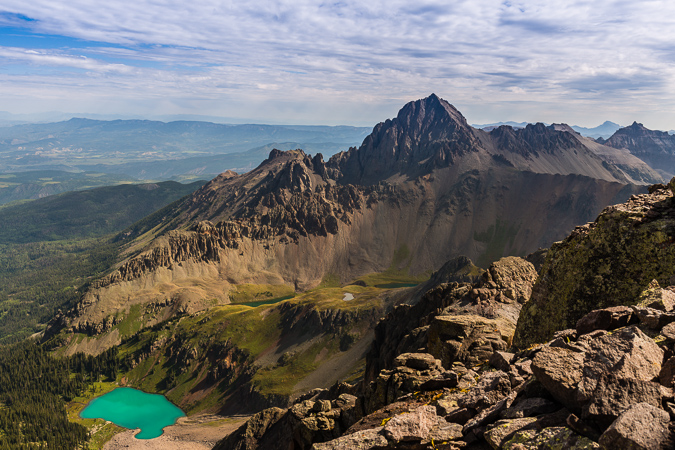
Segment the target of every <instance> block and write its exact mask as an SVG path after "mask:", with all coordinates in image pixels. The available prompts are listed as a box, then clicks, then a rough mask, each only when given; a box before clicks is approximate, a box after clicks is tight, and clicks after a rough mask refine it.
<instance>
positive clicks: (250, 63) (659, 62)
mask: <svg viewBox="0 0 675 450" xmlns="http://www.w3.org/2000/svg"><path fill="white" fill-rule="evenodd" d="M0 9H2V10H4V11H5V12H7V13H13V14H21V15H23V16H26V17H29V18H31V19H34V20H35V21H34V22H31V23H30V24H28V26H31V27H32V28H33V29H34V31H36V32H41V33H46V34H55V35H64V36H69V37H73V38H78V39H82V40H84V41H96V42H103V43H107V44H109V45H107V46H100V45H99V46H92V47H90V48H88V49H79V48H70V49H68V48H60V49H58V50H38V52H37V53H36V54H31V53H27V52H25V51H23V50H19V49H16V48H9V49H8V48H3V49H1V51H0V57H2V58H7V59H8V60H11V61H17V62H24V63H26V64H30V65H32V66H35V67H37V68H38V69H36V70H35V71H34V72H31V74H30V77H29V78H30V79H40V77H41V72H40V68H44V67H46V66H51V67H71V68H75V69H83V70H86V71H88V72H89V75H87V77H89V78H88V79H87V80H82V77H81V76H75V75H70V76H69V75H68V74H67V73H60V74H57V76H56V77H55V76H54V74H53V73H49V74H46V75H42V76H43V77H44V79H45V80H46V81H45V89H50V88H52V87H53V88H54V89H56V88H57V87H58V88H59V89H64V88H63V86H67V85H68V84H69V79H70V83H71V84H72V85H73V86H75V85H77V86H82V85H86V86H88V89H91V91H90V92H88V93H86V94H87V96H88V97H89V98H92V99H94V101H95V99H96V96H99V95H106V96H107V95H110V93H114V95H116V96H118V97H120V98H119V99H118V101H117V102H116V104H118V103H119V104H120V105H121V104H122V103H121V102H122V99H123V98H129V99H130V104H133V105H134V106H135V107H138V104H139V103H138V101H139V99H146V101H147V103H145V105H146V108H147V109H153V108H155V106H152V105H153V104H152V103H151V100H152V99H155V98H157V97H162V96H163V97H164V99H163V101H165V99H166V98H173V99H176V103H177V104H178V103H180V104H189V103H190V102H189V101H188V100H189V99H190V98H194V99H208V100H209V102H210V103H208V107H209V108H212V109H211V110H209V111H203V113H207V114H223V115H230V116H231V115H233V114H235V113H237V112H241V111H242V106H241V105H244V104H246V99H249V101H250V103H251V104H267V105H269V108H268V111H269V113H267V116H266V117H261V118H263V119H274V117H270V114H274V113H275V111H285V110H287V109H288V108H287V107H286V106H285V105H289V104H291V103H294V102H295V103H298V104H303V103H304V104H305V105H308V106H307V107H306V108H296V109H302V110H306V111H308V112H307V113H306V114H305V115H304V116H302V115H298V116H296V117H297V119H296V120H294V121H296V122H297V121H302V120H307V119H314V120H317V114H316V113H313V112H312V111H311V108H312V106H311V105H319V106H315V109H316V110H318V109H321V110H322V111H324V112H325V110H326V108H325V107H323V106H321V105H323V104H324V103H327V104H336V105H340V106H339V107H336V108H335V109H334V112H332V113H331V112H330V111H329V112H328V113H327V114H328V116H326V117H325V119H324V120H323V121H324V122H350V121H351V122H353V121H352V120H351V119H352V118H353V117H354V116H353V115H351V116H350V115H349V114H346V113H345V112H342V111H348V110H349V109H348V107H347V106H345V105H350V104H351V105H352V108H353V110H354V111H356V110H359V109H361V110H363V108H360V106H359V103H361V102H364V101H365V102H368V103H369V104H372V105H381V106H380V107H379V109H378V108H375V109H369V110H371V111H375V114H380V113H382V114H383V113H385V111H387V112H388V111H389V110H390V109H391V105H393V104H402V103H403V102H404V101H407V100H411V99H414V98H417V97H420V96H425V95H428V94H429V93H430V92H436V93H437V94H439V95H441V96H443V97H445V98H447V99H448V100H450V101H451V102H453V103H455V104H456V105H457V106H459V107H460V108H461V109H463V110H464V111H465V113H466V112H467V111H469V112H470V113H471V114H473V115H474V117H469V119H470V120H473V121H475V122H489V121H495V120H500V119H504V120H507V119H518V118H522V119H526V120H546V121H561V120H563V119H564V118H560V117H550V116H549V115H552V114H562V115H567V116H568V117H569V120H568V121H572V122H574V121H575V119H576V118H578V119H577V121H581V120H588V119H587V115H588V114H590V112H593V113H594V114H595V115H602V114H605V116H603V117H598V119H597V120H600V119H602V120H604V119H605V118H607V119H612V117H607V115H608V114H615V117H614V120H615V121H618V120H622V119H623V117H624V116H625V117H629V116H631V115H633V114H635V113H636V111H639V112H642V113H643V114H647V115H648V116H649V115H650V113H649V111H650V110H654V111H656V110H658V111H659V113H658V115H657V114H652V115H651V116H649V117H648V118H645V117H642V118H639V119H640V120H642V121H644V122H646V123H648V124H649V122H650V120H651V121H652V125H651V126H652V127H657V126H658V127H661V128H667V127H670V128H673V126H675V125H673V124H674V123H675V111H673V110H670V109H669V108H668V106H665V107H664V105H672V104H673V102H675V86H673V81H671V80H673V79H674V78H673V68H672V63H673V60H674V59H675V51H673V50H672V42H674V41H675V26H674V25H675V19H674V18H675V4H672V3H670V2H662V1H645V2H634V1H631V2H628V1H609V0H606V1H593V2H591V1H563V2H560V1H548V0H546V1H535V0H521V1H517V0H513V1H491V0H474V1H471V0H463V1H454V2H447V1H425V2H421V3H420V2H412V1H400V0H392V1H383V0H373V1H369V2H360V1H354V0H346V1H339V2H325V3H324V2H320V1H309V0H295V1H292V0H280V1H249V2H233V1H230V2H225V1H218V0H210V1H209V0H205V1H200V2H183V1H173V0H165V1H148V0H140V1H127V0H124V1H119V0H116V1H111V2H107V3H104V4H101V3H100V2H94V1H91V0H69V1H68V2H55V1H54V0H32V1H31V2H26V1H25V0H20V1H19V0H5V1H3V5H2V6H1V7H0ZM81 55H85V56H87V58H82V57H81ZM69 77H70V78H69ZM22 79H24V78H22V77H20V76H10V77H5V81H6V82H10V83H21V80H22ZM84 94H85V93H84V92H83V94H82V96H83V100H82V101H83V102H85V100H84V97H85V95H84ZM70 95H71V94H69V97H68V98H72V97H71V96H70ZM477 96H478V97H479V98H480V99H482V100H481V102H482V103H480V102H478V103H477V101H478V100H477V99H476V97H477ZM131 99H133V102H131ZM179 100H180V101H179ZM84 104H85V103H83V105H84ZM163 104H164V103H163ZM202 105H204V103H202ZM506 105H509V108H507V107H506ZM617 105H622V106H625V107H626V108H627V109H626V111H623V112H622V111H618V112H617V110H618V106H617ZM120 107H121V106H120ZM590 108H597V111H588V110H589V109H590ZM630 108H632V109H630ZM244 109H246V108H244ZM249 109H250V110H251V111H252V112H253V113H259V109H255V108H252V109H251V108H249ZM262 109H264V108H262ZM580 109H585V111H581V112H580ZM664 111H665V113H664ZM116 112H120V111H116ZM186 112H195V111H186ZM496 112H499V113H500V114H508V113H509V112H511V113H512V114H521V116H520V117H509V116H502V117H494V116H491V114H495V113H496ZM358 114H360V113H358ZM522 115H527V117H523V116H522ZM616 115H621V118H617V117H616ZM385 117H387V116H384V117H382V116H377V117H372V118H371V119H370V121H371V122H375V121H377V120H382V119H384V118H385ZM358 120H363V119H361V118H359V119H358Z"/></svg>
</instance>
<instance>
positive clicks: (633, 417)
mask: <svg viewBox="0 0 675 450" xmlns="http://www.w3.org/2000/svg"><path fill="white" fill-rule="evenodd" d="M669 422H670V417H669V415H668V413H667V412H665V411H664V410H662V409H659V408H657V407H655V406H653V405H650V404H648V403H638V404H636V405H633V406H631V407H630V408H629V409H628V410H627V411H625V412H624V413H623V414H621V416H619V418H618V419H616V420H615V421H614V423H612V425H610V427H609V428H608V429H607V430H606V431H605V432H604V433H603V434H602V436H600V440H599V444H600V446H601V447H602V448H604V449H607V450H610V449H611V450H614V449H631V450H659V449H663V448H667V446H668V443H669V431H668V423H669Z"/></svg>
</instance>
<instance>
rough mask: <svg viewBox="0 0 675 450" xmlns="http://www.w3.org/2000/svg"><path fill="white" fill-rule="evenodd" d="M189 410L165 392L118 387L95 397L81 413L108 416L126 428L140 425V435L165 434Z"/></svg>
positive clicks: (81, 415)
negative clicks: (165, 395) (163, 393)
mask: <svg viewBox="0 0 675 450" xmlns="http://www.w3.org/2000/svg"><path fill="white" fill-rule="evenodd" d="M184 415H185V414H184V413H183V411H181V410H180V408H178V407H177V406H176V405H174V404H173V403H171V402H170V401H168V400H167V399H166V398H165V397H164V396H163V395H158V394H147V393H145V392H143V391H139V390H137V389H132V388H117V389H115V390H114V391H112V392H108V393H107V394H105V395H102V396H101V397H97V398H95V399H93V400H92V401H91V402H89V404H88V405H87V407H86V408H84V409H83V410H82V412H81V413H80V417H82V418H83V419H104V420H109V421H111V422H112V423H114V424H115V425H119V426H121V427H124V428H129V429H132V430H133V429H135V428H140V429H141V432H140V433H138V434H137V435H136V436H135V437H136V438H137V439H152V438H156V437H158V436H161V435H162V433H163V432H164V431H163V429H164V427H167V426H169V425H173V424H174V423H176V420H178V418H179V417H183V416H184Z"/></svg>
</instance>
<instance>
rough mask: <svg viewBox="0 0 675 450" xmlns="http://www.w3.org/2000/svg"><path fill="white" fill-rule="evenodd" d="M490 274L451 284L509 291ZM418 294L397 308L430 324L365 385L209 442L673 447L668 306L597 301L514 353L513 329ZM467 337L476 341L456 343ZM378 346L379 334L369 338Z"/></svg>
mask: <svg viewBox="0 0 675 450" xmlns="http://www.w3.org/2000/svg"><path fill="white" fill-rule="evenodd" d="M501 262H502V265H503V266H504V265H507V266H508V267H512V268H513V267H517V268H519V272H520V268H525V267H527V266H526V265H525V264H527V263H525V262H524V261H522V260H521V261H517V262H516V260H515V259H514V260H511V261H501ZM514 263H515V264H514ZM491 269H492V271H493V273H494V272H497V273H503V271H500V270H499V268H496V267H492V268H491ZM526 270H527V269H526ZM525 273H527V272H521V273H520V276H515V277H514V276H510V277H508V278H507V277H503V278H502V280H503V281H504V282H506V283H508V284H510V285H511V292H513V287H517V288H520V289H521V293H522V294H523V295H527V293H528V288H530V287H531V285H532V284H531V281H528V280H529V279H530V277H529V276H527V275H526V276H525V277H523V275H525ZM493 280H494V278H493ZM490 281H492V280H489V279H488V277H486V278H484V279H483V284H482V285H481V283H480V282H479V283H476V284H474V285H471V284H469V285H466V284H465V285H463V286H455V287H454V291H457V290H459V291H460V292H463V291H466V290H467V288H468V289H469V292H474V291H477V292H474V293H473V298H474V301H473V303H478V302H481V301H486V300H485V296H484V297H483V298H484V300H480V298H481V291H479V289H490V290H492V294H495V295H493V296H492V297H488V298H490V300H488V301H497V298H500V297H499V296H500V294H501V295H505V294H506V292H508V291H509V288H508V287H506V288H505V287H504V286H503V285H502V286H496V287H495V286H492V285H488V284H489V283H490ZM493 282H494V281H493ZM486 285H488V286H486ZM447 288H448V287H446V289H447ZM451 292H452V288H451V290H450V291H448V293H449V294H450V293H451ZM483 293H485V294H487V292H484V291H483ZM456 294H457V292H455V295H456ZM476 294H477V295H476ZM464 295H467V294H464ZM468 295H469V296H470V295H472V294H468ZM424 301H426V302H427V303H429V305H428V306H427V307H426V308H425V310H426V311H428V310H431V311H432V312H430V313H425V311H423V310H421V309H419V310H416V311H415V314H413V313H412V310H410V309H409V308H407V307H404V308H403V309H404V310H405V313H406V314H405V315H406V316H407V317H408V318H413V319H415V320H417V321H419V323H429V324H430V325H429V326H426V327H422V328H423V329H420V328H419V327H417V328H413V329H412V330H411V331H409V332H408V336H407V337H405V338H403V339H401V336H399V341H401V342H408V343H409V345H408V346H402V347H400V351H402V352H403V353H396V352H394V353H391V354H392V355H395V357H393V356H392V357H391V359H389V365H388V368H385V369H381V370H380V371H379V372H378V373H376V374H375V376H374V377H371V380H370V381H368V380H366V381H365V382H364V384H363V385H362V386H361V389H358V387H357V386H349V385H345V384H342V385H339V384H338V385H335V386H334V387H333V388H332V389H330V390H318V391H315V392H311V393H309V394H308V395H307V396H306V397H305V398H301V399H299V401H298V402H297V403H296V404H295V405H294V406H292V407H291V408H290V409H288V410H280V409H274V410H264V411H262V412H260V413H258V414H256V415H255V416H254V417H253V419H252V420H251V421H249V422H248V423H247V424H245V425H244V426H242V427H241V428H240V429H238V430H237V431H236V432H234V433H232V434H231V435H230V436H228V437H227V438H225V439H223V440H222V441H221V442H220V443H219V444H218V445H217V446H216V447H215V448H216V449H219V450H225V449H237V450H249V449H263V448H265V449H284V450H285V449H294V450H299V449H310V448H311V449H316V450H327V449H344V448H359V449H364V450H365V449H460V448H463V449H487V448H493V449H514V450H515V449H519V450H522V449H556V448H571V449H600V448H602V449H614V448H635V449H645V450H647V449H665V448H671V447H672V446H673V445H674V444H675V441H673V433H672V430H673V422H672V421H673V419H675V403H674V397H673V380H674V375H673V374H674V373H675V369H674V368H675V362H674V361H675V357H673V350H672V348H673V342H675V340H673V339H675V332H674V331H673V330H675V328H674V327H673V326H674V325H675V315H673V313H672V312H666V311H663V310H658V309H654V308H650V307H646V306H633V307H613V308H607V309H601V310H595V311H592V312H590V313H589V314H587V315H586V316H583V317H582V318H581V319H580V320H579V321H578V323H577V324H576V327H575V328H572V329H568V330H563V331H560V332H558V333H557V334H556V336H555V337H554V339H553V340H551V341H549V342H547V343H546V344H539V345H536V346H534V347H532V348H529V349H527V350H523V351H519V352H516V353H509V352H508V343H509V337H510V336H511V335H509V333H508V332H506V333H504V332H503V331H502V332H501V333H498V334H500V335H501V336H500V337H499V338H497V336H496V335H491V333H493V331H492V330H494V329H495V328H494V325H493V324H490V325H491V326H489V327H482V328H481V327H480V326H479V327H478V328H477V327H476V326H477V325H483V323H485V322H484V321H486V320H487V318H485V317H483V316H480V315H474V314H470V311H471V309H469V310H464V311H462V313H461V314H459V315H457V312H458V311H457V310H456V309H453V307H452V305H455V308H456V307H457V305H458V301H457V300H456V299H455V300H449V298H448V296H431V295H430V296H427V297H426V298H425V300H424ZM512 301H514V303H513V304H515V303H517V302H518V301H517V300H512ZM448 303H450V306H449V307H448V306H444V305H447V304H448ZM459 303H461V301H460V302H459ZM431 304H433V305H434V306H435V307H436V308H435V309H434V308H432V307H431ZM513 304H512V305H513ZM474 306H475V305H474ZM417 314H420V315H417ZM398 316H399V314H397V313H396V310H394V312H392V313H391V314H390V315H389V316H388V317H387V318H386V319H384V320H383V322H382V324H386V323H387V322H390V323H391V322H398V321H400V320H401V319H399V318H398ZM460 317H463V318H464V319H465V320H464V321H458V320H457V318H460ZM415 320H413V322H414V321H415ZM382 324H381V325H380V326H379V328H381V327H382ZM434 324H436V325H434ZM412 326H414V324H413V325H412ZM434 327H436V328H438V329H443V330H444V331H443V332H441V333H437V332H434V331H433V328H434ZM472 327H473V328H472ZM477 329H480V330H481V331H478V333H477V334H473V333H476V330H477ZM401 333H405V330H404V331H401ZM420 334H424V335H426V336H425V338H422V339H418V337H419V336H420ZM478 336H480V337H479V339H472V338H475V337H478ZM491 336H493V337H492V338H491ZM465 342H471V343H472V345H471V344H470V345H467V346H466V349H467V351H466V352H457V349H458V347H461V344H463V343H465ZM458 343H459V344H460V345H459V346H458ZM383 345H384V346H386V345H387V344H385V343H383V342H382V341H381V340H379V341H376V344H375V346H374V347H375V348H377V347H382V346H383ZM415 346H418V347H417V348H415V350H414V351H412V352H408V351H407V350H410V349H411V348H413V347H415ZM380 354H381V353H380ZM375 357H377V355H376V356H375ZM372 358H373V354H371V355H370V356H369V364H370V365H371V367H373V364H372ZM354 394H356V395H354Z"/></svg>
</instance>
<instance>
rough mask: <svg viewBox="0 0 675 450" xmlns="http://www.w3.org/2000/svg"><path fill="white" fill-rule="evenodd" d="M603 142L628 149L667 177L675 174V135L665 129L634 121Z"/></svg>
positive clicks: (609, 145)
mask: <svg viewBox="0 0 675 450" xmlns="http://www.w3.org/2000/svg"><path fill="white" fill-rule="evenodd" d="M603 144H604V145H606V146H608V147H613V148H617V149H626V150H628V151H629V152H630V153H631V154H633V155H635V156H637V157H638V158H640V159H642V160H643V161H645V162H646V163H647V164H649V165H650V166H651V167H653V168H655V169H657V170H658V171H659V172H660V173H662V174H663V175H665V176H666V177H667V178H669V177H672V176H673V175H675V136H674V135H671V134H668V133H667V132H665V131H656V130H650V129H648V128H645V126H644V125H642V124H641V123H637V122H633V124H632V125H631V126H629V127H625V128H621V129H620V130H618V131H617V132H616V133H614V134H613V135H612V136H611V137H610V138H609V139H607V140H606V141H604V142H603Z"/></svg>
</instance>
